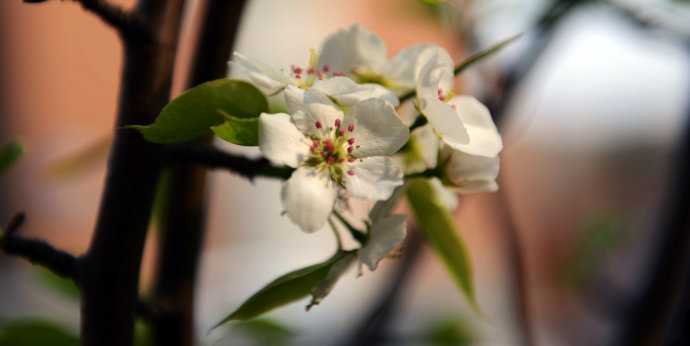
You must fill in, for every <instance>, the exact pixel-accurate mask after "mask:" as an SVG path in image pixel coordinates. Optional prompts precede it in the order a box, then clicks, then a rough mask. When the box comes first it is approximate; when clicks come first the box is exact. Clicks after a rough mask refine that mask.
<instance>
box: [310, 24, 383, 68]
mask: <svg viewBox="0 0 690 346" xmlns="http://www.w3.org/2000/svg"><path fill="white" fill-rule="evenodd" d="M386 55H387V52H386V45H385V43H384V42H383V40H382V39H381V38H380V37H379V36H378V35H376V34H374V33H371V32H369V31H367V30H366V29H364V28H362V27H361V26H360V25H359V24H354V25H352V26H350V27H349V28H347V29H341V30H338V31H337V32H335V33H333V34H331V35H330V36H328V38H326V40H325V41H324V44H323V47H322V48H321V54H320V57H319V58H320V59H319V62H320V64H321V65H326V64H328V65H330V67H331V70H332V71H333V72H342V73H346V74H351V73H352V71H353V70H354V69H356V68H365V69H373V70H378V69H379V68H380V67H381V66H382V65H383V64H384V63H385V62H386Z"/></svg>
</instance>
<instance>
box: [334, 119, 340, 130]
mask: <svg viewBox="0 0 690 346" xmlns="http://www.w3.org/2000/svg"><path fill="white" fill-rule="evenodd" d="M335 127H336V128H340V119H335Z"/></svg>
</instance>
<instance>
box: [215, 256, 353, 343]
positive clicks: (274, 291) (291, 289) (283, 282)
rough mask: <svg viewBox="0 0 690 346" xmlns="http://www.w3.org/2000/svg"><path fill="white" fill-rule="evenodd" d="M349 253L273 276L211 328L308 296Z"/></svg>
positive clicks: (257, 314)
mask: <svg viewBox="0 0 690 346" xmlns="http://www.w3.org/2000/svg"><path fill="white" fill-rule="evenodd" d="M346 254H347V253H346V252H338V253H337V254H335V255H334V256H333V257H331V258H330V259H328V260H326V261H325V262H322V263H319V264H314V265H311V266H308V267H305V268H302V269H298V270H295V271H293V272H290V273H287V274H285V275H283V276H281V277H279V278H277V279H275V280H273V281H272V282H271V283H269V284H268V285H266V286H265V287H264V288H262V289H261V290H259V291H258V292H256V293H255V294H254V295H253V296H251V297H250V298H249V299H247V300H246V301H245V302H244V303H242V305H240V307H239V308H237V310H235V311H234V312H232V313H231V314H230V315H228V316H227V317H225V318H224V319H223V320H222V321H220V322H218V323H217V324H216V325H215V326H214V327H213V328H211V330H213V329H215V328H217V327H218V326H220V325H222V324H223V323H225V322H228V321H233V320H240V321H241V320H249V319H252V318H254V317H257V316H259V315H261V314H263V313H266V312H268V311H271V310H273V309H275V308H279V307H281V306H284V305H287V304H290V303H292V302H295V301H297V300H300V299H302V298H304V297H306V296H308V295H309V294H311V292H312V289H313V288H314V287H316V286H317V285H318V284H319V283H321V281H323V280H324V279H325V278H326V277H327V276H328V272H329V271H330V270H331V267H332V266H333V265H334V264H335V263H336V262H338V260H339V259H341V258H342V257H343V256H344V255H346Z"/></svg>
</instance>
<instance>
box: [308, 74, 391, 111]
mask: <svg viewBox="0 0 690 346" xmlns="http://www.w3.org/2000/svg"><path fill="white" fill-rule="evenodd" d="M312 89H314V90H318V91H320V92H322V93H323V94H326V95H328V96H329V97H331V98H332V99H334V100H335V101H336V102H337V103H338V105H340V106H344V107H352V106H354V105H355V104H356V103H358V102H360V101H364V100H367V99H370V98H380V99H383V100H386V101H388V102H390V103H391V104H392V105H393V106H394V107H396V106H398V104H400V101H399V100H398V97H397V96H395V94H393V92H391V91H390V90H388V89H386V88H384V87H382V86H380V85H378V84H357V83H355V82H354V81H353V80H351V79H350V78H347V77H334V78H329V79H324V80H320V81H317V82H316V83H314V85H313V86H312Z"/></svg>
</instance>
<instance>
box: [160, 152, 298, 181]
mask: <svg viewBox="0 0 690 346" xmlns="http://www.w3.org/2000/svg"><path fill="white" fill-rule="evenodd" d="M163 153H164V159H165V161H166V162H180V163H190V164H196V165H201V166H204V167H208V168H219V169H226V170H228V171H230V172H233V173H235V174H238V175H240V176H242V177H245V178H247V179H249V180H253V179H254V178H256V177H267V178H278V179H287V178H289V177H290V174H292V168H290V167H285V166H283V167H280V166H274V165H273V164H271V163H270V162H269V161H268V160H266V159H265V158H258V159H251V158H247V157H244V156H240V155H234V154H231V153H228V152H225V151H223V150H220V149H218V148H216V147H213V146H191V145H187V146H184V145H179V146H169V147H166V148H165V149H164V150H163Z"/></svg>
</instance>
